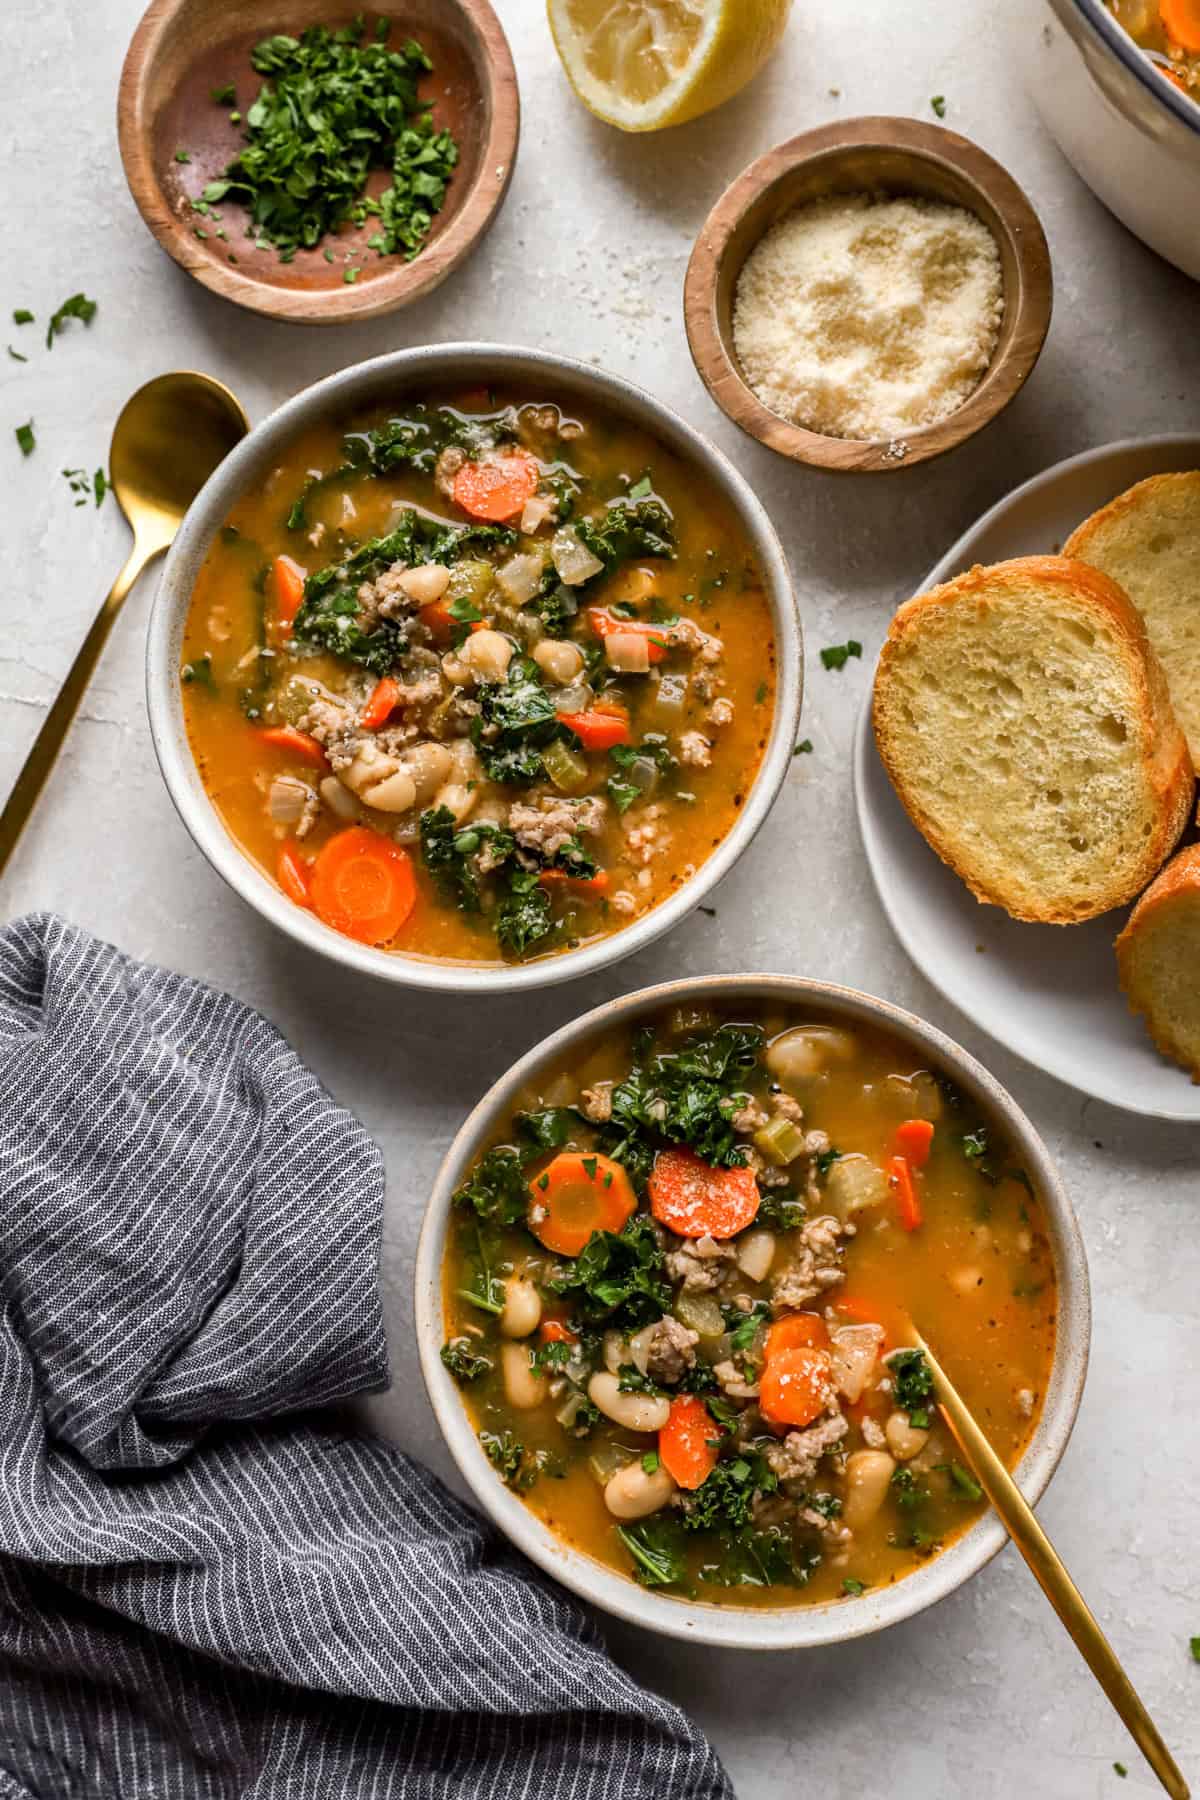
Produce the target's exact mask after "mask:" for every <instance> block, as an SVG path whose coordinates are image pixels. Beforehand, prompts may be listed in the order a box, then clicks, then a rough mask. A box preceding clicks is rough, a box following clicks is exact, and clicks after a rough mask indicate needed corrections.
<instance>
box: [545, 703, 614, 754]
mask: <svg viewBox="0 0 1200 1800" xmlns="http://www.w3.org/2000/svg"><path fill="white" fill-rule="evenodd" d="M558 718H559V723H560V724H562V725H565V726H566V728H567V730H568V731H573V732H574V733H575V736H576V737H577V738H578V739H579V741H580V743H581V744H582V745H583V747H584V749H585V750H611V749H612V747H613V745H614V744H628V743H630V742H631V741H632V740H631V738H630V734H629V714H628V713H626V712H618V711H617V710H616V708H615V707H614V709H613V710H612V711H611V712H608V711H602V710H601V709H600V708H599V707H595V708H593V709H592V710H591V711H590V712H581V713H559V715H558Z"/></svg>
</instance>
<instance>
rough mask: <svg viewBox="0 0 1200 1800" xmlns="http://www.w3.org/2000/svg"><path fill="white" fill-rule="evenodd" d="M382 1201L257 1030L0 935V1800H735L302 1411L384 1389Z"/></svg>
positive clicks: (706, 1761) (478, 1553)
mask: <svg viewBox="0 0 1200 1800" xmlns="http://www.w3.org/2000/svg"><path fill="white" fill-rule="evenodd" d="M383 1187H384V1179H383V1169H382V1164H381V1160H380V1157H379V1153H378V1151H377V1150H376V1148H375V1146H374V1144H373V1143H372V1142H371V1140H370V1139H369V1138H368V1137H367V1135H366V1133H365V1132H364V1131H363V1130H362V1128H361V1126H359V1125H358V1124H357V1123H356V1121H355V1120H354V1119H353V1118H352V1117H351V1116H350V1114H349V1113H347V1112H345V1111H343V1110H342V1109H341V1108H340V1107H338V1106H335V1105H334V1104H333V1102H332V1101H331V1100H330V1098H329V1096H328V1095H327V1094H326V1093H325V1092H324V1090H323V1089H322V1088H321V1087H320V1085H319V1084H318V1082H317V1081H316V1079H315V1078H314V1077H313V1076H312V1075H311V1074H310V1073H309V1072H308V1071H307V1070H306V1069H305V1068H304V1067H303V1065H302V1064H301V1063H300V1062H299V1061H298V1060H297V1058H296V1057H295V1056H294V1055H293V1053H292V1052H291V1050H289V1048H288V1046H287V1045H286V1044H285V1043H284V1041H283V1040H282V1038H281V1037H280V1036H279V1035H278V1033H277V1032H276V1031H275V1030H274V1028H273V1027H272V1026H270V1025H269V1024H267V1022H266V1021H265V1020H264V1019H262V1018H261V1017H260V1016H259V1015H257V1014H256V1013H253V1012H251V1011H249V1010H248V1009H247V1008H246V1007H244V1006H242V1005H241V1004H240V1003H239V1002H237V1001H235V1000H233V999H231V998H229V996H228V995H224V994H220V993H217V992H215V991H214V990H213V989H211V988H208V987H206V986H204V985H203V984H202V983H200V982H197V981H192V980H188V979H185V978H184V977H182V976H179V975H175V974H171V973H168V972H166V971H164V970H162V969H155V968H151V967H148V966H146V965H144V964H139V963H136V962H133V961H132V960H130V959H129V958H127V957H125V956H123V955H122V954H121V953H120V952H119V951H117V950H114V949H112V948H111V947H110V946H108V945H105V944H101V943H98V942H97V941H96V940H95V939H93V938H91V937H89V936H87V935H86V934H85V933H84V932H82V931H79V930H77V929H76V928H74V927H72V926H70V925H67V924H64V923H63V921H62V920H60V919H56V918H53V917H49V916H37V917H31V918H26V919H22V920H18V921H17V922H16V923H15V924H12V925H10V926H8V927H6V928H5V929H4V930H3V931H0V1282H2V1284H3V1299H4V1311H3V1318H2V1320H0V1800H74V1797H75V1796H79V1797H81V1800H82V1797H83V1796H87V1800H95V1797H96V1796H118V1797H119V1800H218V1797H220V1800H249V1797H251V1796H253V1797H254V1800H274V1797H276V1796H286V1797H287V1800H308V1797H309V1796H311V1797H312V1800H334V1797H336V1800H357V1797H359V1796H362V1797H363V1800H366V1797H367V1796H371V1800H417V1797H418V1796H419V1797H420V1800H441V1797H442V1796H451V1795H453V1796H455V1797H456V1800H467V1797H470V1796H476V1795H478V1796H480V1797H481V1800H482V1797H483V1796H487V1797H488V1800H492V1797H493V1796H496V1795H501V1794H502V1795H511V1796H513V1797H514V1800H516V1797H520V1800H546V1797H548V1796H551V1795H553V1796H556V1797H557V1796H564V1797H569V1800H602V1797H604V1800H607V1797H608V1796H612V1800H617V1796H620V1800H641V1797H643V1796H645V1797H646V1800H650V1796H654V1797H655V1800H659V1797H660V1796H662V1795H664V1794H671V1795H673V1796H682V1797H691V1800H708V1797H709V1796H713V1797H720V1800H727V1797H729V1796H731V1795H732V1792H733V1790H732V1788H731V1787H730V1785H729V1782H728V1780H727V1778H726V1776H725V1774H724V1771H723V1770H722V1768H721V1765H720V1763H719V1762H718V1761H717V1758H716V1756H715V1755H714V1753H713V1751H712V1750H711V1749H710V1748H709V1746H708V1745H707V1743H706V1742H705V1741H704V1739H703V1738H702V1737H701V1736H700V1735H699V1734H698V1732H697V1731H696V1730H695V1729H694V1728H693V1727H692V1726H691V1725H690V1724H689V1722H688V1721H687V1719H686V1718H685V1717H684V1715H683V1714H682V1713H681V1712H680V1711H679V1710H678V1709H677V1708H675V1707H673V1706H669V1705H668V1704H667V1703H666V1702H665V1701H663V1700H661V1699H659V1698H658V1697H657V1696H655V1695H653V1694H651V1693H648V1692H646V1691H645V1690H644V1689H642V1688H640V1687H638V1686H637V1684H636V1683H635V1682H634V1681H633V1680H632V1679H631V1678H630V1677H629V1676H627V1675H626V1674H624V1673H623V1672H622V1671H621V1670H620V1669H618V1668H617V1667H616V1666H615V1664H614V1663H612V1662H611V1661H610V1660H609V1658H608V1656H607V1655H606V1653H605V1651H604V1647H603V1644H602V1643H601V1641H600V1639H599V1637H598V1635H597V1633H596V1631H595V1629H594V1627H593V1626H592V1624H591V1623H590V1622H589V1620H588V1619H587V1618H586V1617H585V1615H584V1614H583V1613H582V1612H581V1610H580V1609H579V1608H578V1607H577V1606H576V1605H575V1604H574V1603H573V1602H572V1601H571V1600H570V1599H569V1598H568V1597H567V1596H566V1595H565V1594H564V1593H562V1592H561V1591H559V1590H558V1589H557V1588H556V1587H554V1586H553V1585H552V1584H551V1583H550V1582H548V1581H547V1580H545V1579H544V1578H543V1577H542V1576H541V1575H540V1574H539V1573H538V1572H537V1571H536V1570H534V1569H533V1568H532V1567H530V1565H529V1564H527V1563H526V1562H525V1561H524V1560H523V1559H522V1558H521V1557H519V1556H518V1555H517V1554H516V1553H515V1552H514V1551H513V1550H512V1549H510V1548H509V1547H508V1546H507V1544H506V1543H505V1542H504V1541H503V1540H502V1539H501V1538H500V1537H498V1535H497V1534H496V1533H495V1532H493V1531H492V1530H491V1529H490V1528H489V1527H488V1526H486V1525H485V1524H484V1523H483V1522H482V1521H481V1520H480V1519H479V1518H477V1517H476V1516H475V1515H474V1514H473V1513H472V1512H471V1511H469V1510H468V1509H467V1508H466V1507H464V1506H462V1505H460V1504H459V1502H458V1501H457V1500H456V1499H455V1498H454V1497H453V1496H452V1495H451V1494H450V1493H448V1492H447V1490H446V1489H445V1488H444V1487H443V1486H442V1485H441V1484H440V1483H439V1482H438V1481H437V1480H436V1479H435V1478H434V1477H433V1476H432V1475H431V1474H430V1473H429V1472H428V1470H426V1469H424V1468H422V1467H421V1466H420V1464H418V1463H415V1462H413V1461H411V1460H410V1459H409V1458H408V1457H406V1456H403V1455H401V1454H400V1453H399V1452H397V1451H395V1450H393V1449H391V1448H390V1447H389V1446H387V1445H385V1444H383V1443H381V1442H379V1441H377V1440H375V1439H372V1438H368V1437H363V1436H359V1435H355V1434H354V1432H352V1431H351V1430H348V1429H345V1428H343V1427H341V1426H339V1423H338V1422H337V1418H336V1414H335V1413H333V1412H332V1411H331V1410H330V1409H329V1408H328V1404H327V1403H329V1402H335V1401H337V1400H339V1399H344V1398H345V1397H346V1396H348V1395H350V1394H352V1393H356V1392H362V1391H366V1390H370V1389H377V1388H379V1387H381V1386H383V1385H384V1384H385V1382H386V1379H387V1365H386V1352H385V1348H384V1336H383V1326H382V1319H381V1315H380V1306H379V1298H378V1288H377V1262H378V1252H379V1239H380V1230H381V1218H382V1202H383ZM319 1406H324V1407H325V1408H326V1410H325V1411H323V1412H320V1411H315V1410H314V1409H316V1408H318V1407H319Z"/></svg>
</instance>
